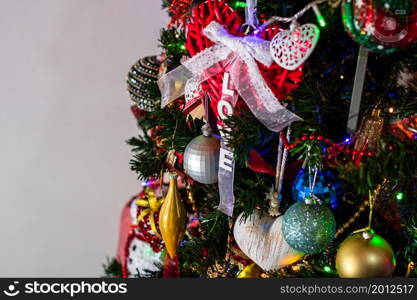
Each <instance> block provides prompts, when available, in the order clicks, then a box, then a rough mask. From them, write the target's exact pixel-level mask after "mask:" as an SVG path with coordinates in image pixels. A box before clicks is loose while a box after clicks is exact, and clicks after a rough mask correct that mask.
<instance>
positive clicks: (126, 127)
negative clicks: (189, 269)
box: [0, 0, 168, 277]
mask: <svg viewBox="0 0 417 300" xmlns="http://www.w3.org/2000/svg"><path fill="white" fill-rule="evenodd" d="M160 5H161V1H160V0H122V1H121V0H36V1H34V0H0V276H2V277H4V276H39V277H45V276H72V277H81V276H93V277H95V276H99V275H102V274H103V273H102V266H101V265H102V263H103V262H105V259H106V256H113V255H114V254H115V251H116V245H117V239H118V221H119V216H120V212H121V209H122V206H123V204H124V203H125V202H126V201H127V200H128V199H129V197H130V196H131V195H133V194H134V193H135V192H136V191H137V190H138V187H139V185H138V183H137V181H136V175H135V174H134V173H132V172H131V171H130V170H129V165H128V162H129V159H130V149H129V147H128V146H127V145H125V140H126V139H127V138H129V137H131V136H133V135H136V134H137V128H136V123H135V121H134V118H133V116H132V115H131V113H130V111H129V107H130V101H129V98H128V96H127V93H126V90H125V86H126V84H125V78H126V74H127V71H128V69H129V68H130V66H131V65H132V64H133V63H134V62H135V61H136V60H137V59H138V58H140V57H142V56H145V55H152V54H157V44H158V41H157V39H158V33H159V29H160V28H161V27H163V26H164V25H166V23H167V19H168V18H167V17H166V14H165V12H163V11H161V10H160Z"/></svg>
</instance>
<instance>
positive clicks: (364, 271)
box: [336, 231, 395, 278]
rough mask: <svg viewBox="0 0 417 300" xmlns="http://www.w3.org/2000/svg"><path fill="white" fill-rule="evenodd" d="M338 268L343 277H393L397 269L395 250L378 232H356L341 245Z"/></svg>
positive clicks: (337, 257)
mask: <svg viewBox="0 0 417 300" xmlns="http://www.w3.org/2000/svg"><path fill="white" fill-rule="evenodd" d="M336 269H337V273H338V274H339V276H340V277H342V278H376V277H391V275H392V273H393V272H394V269H395V256H394V251H393V250H392V248H391V246H390V244H389V243H388V242H387V241H386V240H385V239H383V238H382V237H381V236H379V235H377V234H373V233H372V232H369V231H364V232H358V233H354V234H352V235H351V236H349V237H348V238H347V239H346V240H344V241H343V242H342V244H341V245H340V247H339V250H338V251H337V255H336Z"/></svg>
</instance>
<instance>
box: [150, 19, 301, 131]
mask: <svg viewBox="0 0 417 300" xmlns="http://www.w3.org/2000/svg"><path fill="white" fill-rule="evenodd" d="M203 32H204V34H205V35H206V36H207V38H209V39H210V40H211V41H213V42H214V43H215V45H213V46H212V47H210V48H207V49H205V50H203V51H201V52H200V53H198V54H197V55H195V56H193V57H192V58H190V59H188V60H186V61H184V62H182V65H181V66H179V67H178V68H176V69H174V70H173V71H171V72H169V73H167V74H166V75H164V76H163V77H162V78H160V79H159V81H158V85H159V88H160V90H161V94H162V99H161V105H162V107H165V106H166V105H167V104H169V103H170V102H172V101H174V100H175V99H177V98H178V97H180V96H182V95H183V94H184V89H185V85H186V83H187V81H188V80H190V79H192V80H195V81H197V82H199V83H202V82H204V81H206V80H208V79H209V78H211V77H213V76H215V75H217V74H219V73H223V72H224V70H225V68H228V69H229V73H230V78H231V81H232V82H233V84H234V86H235V88H236V91H237V92H238V93H239V95H240V96H241V97H242V99H243V100H244V101H245V102H246V104H247V106H248V107H249V109H250V110H251V111H252V113H253V114H254V115H255V117H256V118H257V119H258V120H259V121H260V122H262V123H263V124H264V125H265V126H266V127H267V128H268V129H269V130H271V131H275V132H279V131H281V130H282V129H284V128H285V127H287V126H288V125H289V124H291V123H292V122H294V121H300V120H301V118H299V117H298V116H297V115H295V114H294V113H292V112H291V111H289V110H287V109H286V108H285V107H284V106H283V105H281V104H280V103H279V101H278V99H277V98H276V97H275V95H274V93H273V92H272V90H271V89H270V88H269V86H268V84H267V83H266V82H265V79H264V78H263V77H262V74H261V72H260V70H259V68H258V65H257V63H256V61H258V62H260V63H262V64H263V65H266V66H270V65H271V64H272V63H273V61H272V58H271V55H270V52H269V45H270V42H269V41H265V40H262V39H261V38H259V37H256V36H252V35H249V36H245V37H238V36H234V35H231V34H230V33H229V32H227V30H226V29H225V28H224V27H223V26H222V25H221V24H219V23H218V22H216V21H212V22H211V23H210V24H209V25H207V27H206V28H205V29H204V31H203Z"/></svg>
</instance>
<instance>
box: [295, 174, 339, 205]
mask: <svg viewBox="0 0 417 300" xmlns="http://www.w3.org/2000/svg"><path fill="white" fill-rule="evenodd" d="M313 178H314V174H311V176H310V175H309V174H308V169H301V170H300V171H299V172H298V174H297V176H296V177H295V180H294V183H293V186H292V196H293V198H294V200H295V201H303V202H304V200H305V198H306V197H308V196H310V193H311V189H310V181H311V183H312V182H313ZM342 192H343V187H342V184H341V182H340V181H339V179H338V178H337V177H336V175H335V174H334V173H333V172H332V171H330V170H329V169H324V170H318V171H317V177H316V185H315V186H314V189H313V194H314V195H315V196H316V197H317V198H319V199H320V200H322V201H323V202H324V203H325V204H327V205H329V206H330V207H331V209H336V208H337V207H338V206H339V203H340V199H341V198H342Z"/></svg>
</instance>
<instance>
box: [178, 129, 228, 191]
mask: <svg viewBox="0 0 417 300" xmlns="http://www.w3.org/2000/svg"><path fill="white" fill-rule="evenodd" d="M219 152H220V140H219V139H218V138H216V137H215V136H213V135H212V134H211V130H210V128H209V127H208V126H207V125H206V126H205V127H203V135H200V136H198V137H196V138H194V139H193V140H192V141H191V142H190V143H189V144H188V145H187V147H186V148H185V151H184V171H185V173H186V174H187V175H188V176H190V177H191V178H192V179H194V180H195V181H197V182H200V183H204V184H212V183H216V182H217V180H218V179H217V176H218V172H219Z"/></svg>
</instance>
